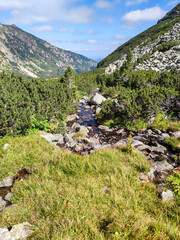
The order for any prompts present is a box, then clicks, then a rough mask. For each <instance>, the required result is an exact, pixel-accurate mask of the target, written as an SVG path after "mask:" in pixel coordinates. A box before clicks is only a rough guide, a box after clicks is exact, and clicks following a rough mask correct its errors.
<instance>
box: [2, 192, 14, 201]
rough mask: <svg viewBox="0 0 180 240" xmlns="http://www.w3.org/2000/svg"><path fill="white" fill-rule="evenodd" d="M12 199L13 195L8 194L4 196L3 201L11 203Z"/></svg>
mask: <svg viewBox="0 0 180 240" xmlns="http://www.w3.org/2000/svg"><path fill="white" fill-rule="evenodd" d="M12 198H13V193H12V192H9V193H8V194H7V195H6V196H5V198H4V199H5V200H6V201H8V202H11V201H12Z"/></svg>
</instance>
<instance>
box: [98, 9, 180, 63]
mask: <svg viewBox="0 0 180 240" xmlns="http://www.w3.org/2000/svg"><path fill="white" fill-rule="evenodd" d="M176 11H180V4H178V5H177V6H176V7H175V8H174V9H172V11H171V12H169V13H168V14H167V15H166V16H165V17H164V18H163V19H161V20H160V21H158V23H157V24H156V25H154V26H152V27H150V28H149V29H147V30H146V31H144V32H142V33H140V34H138V35H137V36H135V37H133V38H132V39H130V40H129V41H128V42H126V43H124V44H123V45H121V46H120V47H118V48H117V49H116V50H115V51H114V52H112V53H111V54H109V55H108V56H107V57H106V58H104V59H103V60H101V61H100V62H99V63H98V67H107V66H108V65H109V64H110V63H112V62H114V61H116V60H118V59H119V58H121V56H123V55H124V54H127V53H128V50H129V49H130V50H133V49H134V48H135V47H136V46H138V45H140V44H141V43H143V42H146V41H154V40H156V39H157V38H158V36H159V35H162V34H164V33H165V32H168V31H169V30H170V29H171V28H172V27H173V25H174V24H175V23H177V22H180V15H179V14H178V15H177V13H175V12H176ZM173 13H175V14H173Z"/></svg>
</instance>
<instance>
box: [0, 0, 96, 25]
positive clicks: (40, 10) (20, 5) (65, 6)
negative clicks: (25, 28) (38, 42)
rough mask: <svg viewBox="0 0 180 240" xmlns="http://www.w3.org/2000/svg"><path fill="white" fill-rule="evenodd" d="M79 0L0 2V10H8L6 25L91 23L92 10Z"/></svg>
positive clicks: (11, 0)
mask: <svg viewBox="0 0 180 240" xmlns="http://www.w3.org/2000/svg"><path fill="white" fill-rule="evenodd" d="M80 3H81V0H66V1H62V0H61V1H60V0H51V1H49V0H38V3H37V0H5V1H4V0H0V9H2V10H3V9H5V10H10V11H11V19H9V21H8V23H22V24H32V23H37V22H48V21H60V22H70V23H87V22H90V21H92V19H93V14H94V10H93V8H89V7H87V6H84V5H82V4H80Z"/></svg>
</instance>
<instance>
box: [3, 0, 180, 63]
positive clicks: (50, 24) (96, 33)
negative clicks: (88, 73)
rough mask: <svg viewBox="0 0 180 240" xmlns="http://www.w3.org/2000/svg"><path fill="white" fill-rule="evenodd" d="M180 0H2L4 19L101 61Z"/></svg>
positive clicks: (5, 22) (56, 43)
mask: <svg viewBox="0 0 180 240" xmlns="http://www.w3.org/2000/svg"><path fill="white" fill-rule="evenodd" d="M178 3H180V0H111V1H110V0H89V1H88V0H0V22H1V23H2V24H15V25H16V26H17V27H19V28H21V29H23V30H24V31H26V32H29V33H31V34H33V35H35V36H37V37H39V38H41V39H44V40H46V41H48V42H49V43H51V44H52V45H55V46H57V47H59V48H62V49H65V50H69V51H73V52H76V53H79V54H82V55H84V56H87V57H89V58H91V59H93V60H95V61H97V62H99V61H100V60H101V59H103V58H104V57H106V56H107V55H108V54H110V53H111V52H113V51H114V50H115V49H116V48H117V47H119V46H120V45H122V44H123V43H124V42H126V41H128V40H129V39H130V38H132V37H134V36H136V35H137V34H139V33H141V32H143V31H144V30H146V29H147V28H149V27H151V26H153V25H154V24H156V23H157V21H158V20H159V19H161V18H162V17H163V16H164V15H165V14H166V13H167V12H168V11H170V10H171V9H172V8H173V7H175V6H176V5H177V4H178Z"/></svg>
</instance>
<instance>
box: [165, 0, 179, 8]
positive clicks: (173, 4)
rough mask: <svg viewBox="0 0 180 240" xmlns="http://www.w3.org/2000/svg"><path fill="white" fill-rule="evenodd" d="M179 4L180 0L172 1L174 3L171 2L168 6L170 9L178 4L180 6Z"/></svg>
mask: <svg viewBox="0 0 180 240" xmlns="http://www.w3.org/2000/svg"><path fill="white" fill-rule="evenodd" d="M178 2H179V0H172V1H170V2H169V3H168V4H167V6H168V7H169V6H171V7H174V6H175V5H176V4H178Z"/></svg>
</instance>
